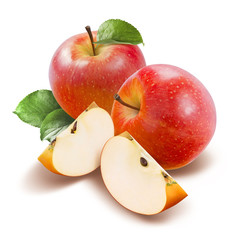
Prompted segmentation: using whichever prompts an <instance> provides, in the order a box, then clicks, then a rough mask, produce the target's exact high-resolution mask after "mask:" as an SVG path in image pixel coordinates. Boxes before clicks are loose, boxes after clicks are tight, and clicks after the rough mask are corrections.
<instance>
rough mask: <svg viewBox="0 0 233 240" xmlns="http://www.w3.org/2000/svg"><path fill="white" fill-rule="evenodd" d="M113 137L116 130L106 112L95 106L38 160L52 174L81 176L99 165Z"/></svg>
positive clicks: (81, 115)
mask: <svg viewBox="0 0 233 240" xmlns="http://www.w3.org/2000/svg"><path fill="white" fill-rule="evenodd" d="M112 136H114V126H113V122H112V119H111V117H110V115H109V114H108V112H107V111H105V110H104V109H102V108H100V107H98V106H97V105H96V104H95V103H94V102H93V103H92V104H91V105H90V106H89V107H88V108H87V109H86V110H85V111H84V112H83V113H81V114H80V115H79V116H78V118H77V119H76V120H75V121H74V122H73V123H72V124H71V125H70V126H69V127H68V128H67V129H65V130H64V131H63V132H61V133H60V134H59V135H58V136H57V137H56V139H55V140H54V141H53V142H52V143H51V144H50V145H49V146H48V147H47V148H46V149H45V151H44V152H43V153H42V154H41V155H40V156H39V158H38V160H39V161H40V162H41V163H42V164H43V165H44V166H45V167H46V168H47V169H49V170H50V171H52V172H54V173H57V174H61V175H66V176H81V175H85V174H87V173H90V172H92V171H94V170H95V169H96V168H98V167H99V165H100V155H101V151H102V148H103V146H104V144H105V143H106V141H107V140H108V139H109V138H110V137H112Z"/></svg>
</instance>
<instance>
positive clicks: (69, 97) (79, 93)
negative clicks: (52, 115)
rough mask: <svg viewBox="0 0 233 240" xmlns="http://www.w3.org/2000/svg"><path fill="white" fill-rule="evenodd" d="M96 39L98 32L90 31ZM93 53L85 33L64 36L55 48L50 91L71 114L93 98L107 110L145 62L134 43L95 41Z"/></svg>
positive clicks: (89, 102) (85, 105)
mask: <svg viewBox="0 0 233 240" xmlns="http://www.w3.org/2000/svg"><path fill="white" fill-rule="evenodd" d="M92 34H93V39H94V41H96V35H97V32H92ZM95 51H96V55H95V56H94V55H93V50H92V45H91V42H90V38H89V35H88V34H87V33H83V34H78V35H75V36H73V37H71V38H69V39H68V40H66V41H65V42H64V43H63V44H62V45H61V46H60V47H59V48H58V49H57V51H56V52H55V54H54V56H53V58H52V61H51V64H50V69H49V79H50V85H51V88H52V91H53V94H54V96H55V98H56V100H57V102H58V103H59V104H60V106H61V107H62V108H63V109H64V110H65V111H66V112H67V113H68V114H69V115H70V116H72V117H73V118H77V116H78V115H79V114H80V113H82V112H83V111H84V110H85V109H86V108H87V107H88V106H89V105H90V104H91V103H92V102H93V101H95V102H96V103H97V105H98V106H99V107H101V108H104V109H105V110H107V111H108V112H109V113H110V112H111V108H112V104H113V100H114V99H113V95H114V94H115V93H116V92H117V91H118V90H119V88H120V87H121V85H122V84H123V82H124V81H125V80H126V79H127V78H128V77H129V76H130V75H131V74H133V73H134V72H136V71H137V70H138V69H140V68H141V67H144V66H145V59H144V57H143V54H142V52H141V50H140V48H139V47H138V46H135V45H97V46H96V48H95Z"/></svg>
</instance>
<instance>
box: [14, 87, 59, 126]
mask: <svg viewBox="0 0 233 240" xmlns="http://www.w3.org/2000/svg"><path fill="white" fill-rule="evenodd" d="M58 108H60V106H59V104H58V103H57V101H56V100H55V98H54V96H53V93H52V91H50V90H38V91H35V92H32V93H30V94H29V95H27V96H26V97H25V98H24V99H23V100H22V101H20V103H19V104H18V106H17V107H16V110H15V111H14V112H13V113H15V114H16V115H17V116H18V117H19V118H20V119H21V120H22V121H23V122H25V123H28V124H30V125H32V126H34V127H40V126H41V124H42V122H43V120H44V119H45V117H46V116H47V114H48V113H50V112H52V111H54V110H55V109H58Z"/></svg>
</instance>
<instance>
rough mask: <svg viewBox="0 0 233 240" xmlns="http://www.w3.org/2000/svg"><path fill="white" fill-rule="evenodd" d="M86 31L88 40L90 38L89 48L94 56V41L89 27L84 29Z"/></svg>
mask: <svg viewBox="0 0 233 240" xmlns="http://www.w3.org/2000/svg"><path fill="white" fill-rule="evenodd" d="M85 28H86V30H87V33H88V35H89V38H90V41H91V46H92V50H93V55H94V56H95V55H96V53H95V46H94V43H93V42H94V40H93V35H92V32H91V27H90V26H86V27H85Z"/></svg>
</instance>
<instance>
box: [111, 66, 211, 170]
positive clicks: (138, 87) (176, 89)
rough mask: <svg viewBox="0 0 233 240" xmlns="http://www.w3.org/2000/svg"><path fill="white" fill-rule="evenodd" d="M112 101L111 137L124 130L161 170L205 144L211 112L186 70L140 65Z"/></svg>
mask: <svg viewBox="0 0 233 240" xmlns="http://www.w3.org/2000/svg"><path fill="white" fill-rule="evenodd" d="M118 94H119V95H120V97H121V99H122V100H123V101H124V102H126V103H128V104H130V105H132V106H135V107H137V108H140V110H139V111H137V110H134V109H131V108H129V107H126V106H123V105H122V104H120V103H119V102H117V101H115V102H114V104H113V108H112V114H111V116H112V119H113V122H114V127H115V134H116V135H118V134H120V133H122V132H124V131H128V132H129V133H130V134H131V135H132V136H133V137H134V138H135V139H136V140H137V141H138V142H139V144H140V145H142V147H143V148H144V149H145V150H146V151H147V152H148V153H149V154H150V155H151V156H152V157H153V158H155V159H156V161H157V162H158V163H159V164H160V165H161V166H162V167H163V168H164V169H166V170H169V169H176V168H180V167H183V166H185V165H187V164H188V163H190V162H191V161H193V160H194V159H195V158H196V157H197V156H198V155H199V154H200V153H201V152H202V151H203V150H204V149H205V147H206V146H207V145H208V143H209V142H210V140H211V138H212V137H213V135H214V132H215V128H216V110H215V105H214V102H213V99H212V97H211V96H210V94H209V92H208V91H207V89H206V88H205V87H204V85H203V84H202V83H201V82H200V81H199V80H198V79H197V78H195V77H194V76H193V75H191V74H190V73H188V72H187V71H185V70H183V69H181V68H178V67H175V66H171V65H165V64H157V65H150V66H146V67H144V68H142V69H140V70H138V71H137V72H136V73H134V74H133V75H132V76H131V77H129V78H128V79H127V80H126V81H125V83H124V84H123V85H122V87H121V88H120V90H119V92H118Z"/></svg>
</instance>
